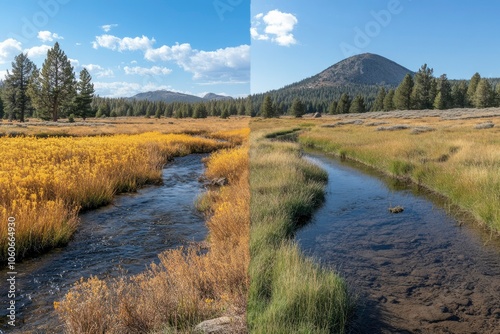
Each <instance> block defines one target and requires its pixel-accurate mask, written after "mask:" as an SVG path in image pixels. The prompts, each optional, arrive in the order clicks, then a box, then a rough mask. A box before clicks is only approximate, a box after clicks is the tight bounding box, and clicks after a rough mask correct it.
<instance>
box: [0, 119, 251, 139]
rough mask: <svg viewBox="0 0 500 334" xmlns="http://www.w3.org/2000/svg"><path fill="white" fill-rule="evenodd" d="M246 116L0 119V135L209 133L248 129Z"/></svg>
mask: <svg viewBox="0 0 500 334" xmlns="http://www.w3.org/2000/svg"><path fill="white" fill-rule="evenodd" d="M248 121H249V118H248V117H244V116H232V117H230V118H228V119H221V118H218V117H208V118H203V119H193V118H181V119H177V118H160V119H156V118H145V117H117V118H112V117H110V118H104V119H102V118H99V119H95V118H89V119H87V120H86V121H85V122H82V121H81V120H79V121H77V122H75V123H68V122H67V121H66V120H62V121H60V122H58V123H54V122H42V121H40V120H38V119H30V120H29V122H26V123H18V122H13V123H9V122H7V121H5V120H4V121H3V122H2V121H1V120H0V134H4V135H9V134H27V135H40V134H43V135H71V136H98V135H109V134H140V133H144V132H161V133H191V134H196V133H211V132H218V131H220V130H221V129H224V130H226V131H227V130H238V129H241V128H245V127H247V126H248Z"/></svg>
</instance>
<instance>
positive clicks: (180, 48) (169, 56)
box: [144, 43, 193, 61]
mask: <svg viewBox="0 0 500 334" xmlns="http://www.w3.org/2000/svg"><path fill="white" fill-rule="evenodd" d="M192 51H193V50H192V49H191V45H190V44H189V43H183V44H179V43H177V44H175V45H174V46H171V47H170V46H166V45H163V46H162V47H160V48H158V49H149V50H147V51H146V53H145V54H144V58H146V59H147V60H150V61H157V60H163V61H169V60H177V61H180V60H182V59H185V58H187V57H189V55H190V54H191V52H192Z"/></svg>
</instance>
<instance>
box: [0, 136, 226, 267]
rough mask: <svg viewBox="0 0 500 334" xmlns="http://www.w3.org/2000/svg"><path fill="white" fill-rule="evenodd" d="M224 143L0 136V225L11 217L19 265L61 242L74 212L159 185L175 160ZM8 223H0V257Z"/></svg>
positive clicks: (193, 139)
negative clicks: (120, 194) (168, 164)
mask: <svg viewBox="0 0 500 334" xmlns="http://www.w3.org/2000/svg"><path fill="white" fill-rule="evenodd" d="M229 145H230V144H228V143H223V142H219V141H216V140H214V139H207V138H200V137H192V136H188V135H179V134H169V135H165V134H160V133H145V134H141V135H117V136H107V137H81V138H80V137H79V138H77V137H70V138H47V139H37V138H34V137H16V138H8V137H7V138H0V151H1V152H2V159H1V160H0V184H1V185H2V186H1V187H0V221H5V222H6V221H7V218H8V217H15V219H16V221H17V222H18V223H19V224H17V227H16V246H17V247H16V250H17V252H18V254H17V258H18V259H19V260H20V259H22V258H23V257H25V256H28V255H30V254H36V253H40V252H42V251H43V250H45V249H47V248H52V247H55V246H58V245H61V244H65V243H66V242H67V241H68V240H69V238H70V237H71V235H72V234H73V232H74V231H75V228H76V226H77V222H78V218H77V214H78V211H79V210H80V209H91V208H95V207H98V206H101V205H104V204H107V203H109V202H110V201H111V200H112V199H113V196H114V194H116V193H118V192H124V191H134V190H136V189H137V188H138V187H139V186H141V185H143V184H145V183H154V182H159V181H160V180H161V170H162V167H163V165H164V164H165V163H166V161H167V160H168V159H170V158H172V157H174V156H179V155H185V154H189V153H194V152H211V151H214V150H216V149H218V148H221V147H227V146H229ZM6 236H7V224H0V260H2V261H3V260H5V259H6V251H7V238H6Z"/></svg>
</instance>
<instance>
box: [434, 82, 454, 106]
mask: <svg viewBox="0 0 500 334" xmlns="http://www.w3.org/2000/svg"><path fill="white" fill-rule="evenodd" d="M452 105H453V99H452V96H451V85H450V82H449V81H448V78H447V77H446V74H443V75H441V76H440V77H439V81H438V94H437V95H436V98H435V99H434V108H435V109H440V110H443V109H449V108H451V107H452Z"/></svg>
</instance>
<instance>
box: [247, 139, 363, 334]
mask: <svg viewBox="0 0 500 334" xmlns="http://www.w3.org/2000/svg"><path fill="white" fill-rule="evenodd" d="M295 131H296V130H293V131H292V132H295ZM275 133H276V132H275ZM279 133H280V135H278V136H281V135H283V134H285V135H286V134H289V133H291V132H287V131H286V130H285V131H279ZM278 136H275V135H271V136H269V135H265V134H262V132H259V131H257V132H256V133H252V144H251V150H250V157H251V159H250V189H251V193H252V197H251V204H250V212H251V222H252V225H251V226H252V227H251V232H250V254H251V255H250V256H251V261H250V268H249V274H250V292H249V297H248V310H247V319H248V326H249V330H250V332H252V333H277V334H279V333H332V332H333V333H344V332H345V330H346V326H347V323H348V320H349V316H350V315H351V314H352V311H353V302H352V300H351V298H350V296H349V294H348V292H347V286H346V284H345V282H344V281H343V280H342V279H341V278H340V277H339V276H338V275H337V274H336V273H335V272H333V271H330V270H327V269H324V268H322V267H320V266H319V265H318V264H317V263H315V262H314V261H312V260H311V259H309V258H307V257H305V256H304V255H303V254H302V252H301V251H300V249H299V247H298V246H297V244H296V243H295V242H294V240H293V235H294V232H295V231H296V229H297V228H298V227H299V226H300V225H301V224H303V223H304V222H306V221H307V220H308V219H309V218H310V217H311V215H312V214H313V212H314V210H315V208H317V207H318V206H319V205H320V204H321V203H322V201H323V196H324V186H325V183H326V181H327V174H326V173H325V172H324V171H323V170H321V169H320V168H319V167H317V166H315V165H313V164H311V163H309V162H307V161H305V160H304V159H302V158H301V154H300V150H299V146H298V145H297V144H296V143H290V142H286V143H284V142H278V141H272V142H271V141H270V140H269V139H268V138H276V137H278Z"/></svg>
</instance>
